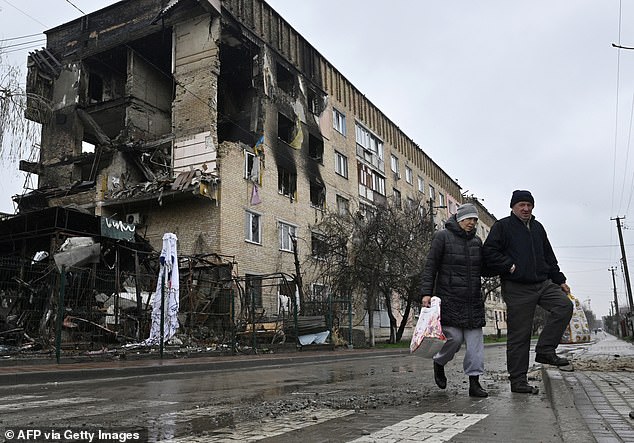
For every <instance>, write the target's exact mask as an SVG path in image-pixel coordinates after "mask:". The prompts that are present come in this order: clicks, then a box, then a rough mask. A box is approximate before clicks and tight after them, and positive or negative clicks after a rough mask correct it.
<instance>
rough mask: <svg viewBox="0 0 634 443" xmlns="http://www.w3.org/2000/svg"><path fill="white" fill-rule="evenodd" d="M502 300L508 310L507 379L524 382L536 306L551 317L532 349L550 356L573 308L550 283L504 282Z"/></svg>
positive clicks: (562, 293)
mask: <svg viewBox="0 0 634 443" xmlns="http://www.w3.org/2000/svg"><path fill="white" fill-rule="evenodd" d="M502 297H503V298H504V301H505V302H506V309H507V326H508V332H507V342H506V367H507V369H508V372H509V379H510V380H511V383H516V382H518V381H526V373H527V372H528V359H529V358H528V356H529V351H530V346H531V332H532V330H533V317H534V315H535V308H536V306H537V305H539V306H541V307H542V308H544V309H545V310H546V311H548V312H549V313H550V314H549V315H548V318H547V320H546V324H545V325H544V329H543V330H542V333H541V334H540V336H539V340H538V341H537V345H536V346H535V352H536V353H538V354H552V353H554V352H555V350H556V349H557V346H558V345H559V341H560V340H561V336H562V335H563V333H564V331H565V329H566V326H567V325H568V323H569V322H570V318H571V317H572V310H573V305H572V302H571V301H570V299H569V298H568V296H567V295H566V294H565V293H564V291H562V289H561V286H559V285H557V284H555V283H553V282H552V281H551V280H546V281H544V282H541V283H517V282H513V281H508V280H503V281H502Z"/></svg>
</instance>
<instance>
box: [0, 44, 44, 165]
mask: <svg viewBox="0 0 634 443" xmlns="http://www.w3.org/2000/svg"><path fill="white" fill-rule="evenodd" d="M24 79H25V77H24V74H23V73H22V71H21V70H20V68H19V67H17V66H12V65H11V64H9V62H8V60H7V57H6V54H5V53H4V51H3V50H2V48H0V160H2V161H4V162H6V161H8V162H11V163H15V162H17V161H18V160H20V159H22V158H32V157H33V154H34V152H35V147H36V145H37V143H38V141H39V137H40V131H39V129H40V126H39V124H37V123H35V122H34V121H31V120H28V119H27V118H26V117H25V112H26V109H27V106H26V103H27V99H28V100H32V101H34V102H37V103H39V104H40V105H41V106H39V108H40V109H42V110H43V111H44V112H46V113H47V114H49V116H50V104H49V103H48V101H47V100H46V99H44V98H43V97H41V96H39V95H37V94H27V92H26V91H25V89H24V87H23V86H22V85H21V82H23V81H24ZM41 121H44V120H41Z"/></svg>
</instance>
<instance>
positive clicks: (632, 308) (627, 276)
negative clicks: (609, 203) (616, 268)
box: [615, 217, 634, 312]
mask: <svg viewBox="0 0 634 443" xmlns="http://www.w3.org/2000/svg"><path fill="white" fill-rule="evenodd" d="M615 220H616V229H617V231H618V232H619V242H620V244H621V257H622V260H623V271H624V272H625V286H626V288H627V300H628V302H629V305H630V312H632V311H634V303H633V302H632V286H631V285H630V271H629V270H628V268H627V257H626V256H625V244H623V232H621V219H620V218H619V217H617V218H616V219H615Z"/></svg>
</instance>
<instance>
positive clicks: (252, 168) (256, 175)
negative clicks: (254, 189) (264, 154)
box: [244, 150, 262, 185]
mask: <svg viewBox="0 0 634 443" xmlns="http://www.w3.org/2000/svg"><path fill="white" fill-rule="evenodd" d="M260 167H261V164H260V158H259V157H258V156H257V155H255V154H254V153H253V152H249V151H247V150H245V151H244V178H245V179H246V180H251V181H252V182H253V183H257V184H258V185H261V184H262V179H261V177H262V176H261V174H260Z"/></svg>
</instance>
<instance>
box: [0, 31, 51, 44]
mask: <svg viewBox="0 0 634 443" xmlns="http://www.w3.org/2000/svg"><path fill="white" fill-rule="evenodd" d="M41 35H42V33H41V32H38V33H37V34H29V35H23V36H20V37H11V38H0V43H2V42H8V41H10V40H21V39H23V38H31V37H37V36H41Z"/></svg>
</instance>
